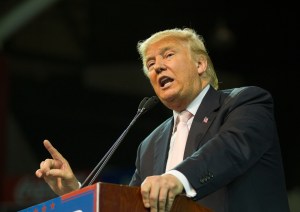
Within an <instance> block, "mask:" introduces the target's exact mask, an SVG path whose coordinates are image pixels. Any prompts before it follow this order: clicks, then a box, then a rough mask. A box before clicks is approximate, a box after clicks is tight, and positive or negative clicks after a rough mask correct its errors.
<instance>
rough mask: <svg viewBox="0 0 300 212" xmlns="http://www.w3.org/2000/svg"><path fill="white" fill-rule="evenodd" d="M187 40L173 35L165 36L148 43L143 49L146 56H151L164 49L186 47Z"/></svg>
mask: <svg viewBox="0 0 300 212" xmlns="http://www.w3.org/2000/svg"><path fill="white" fill-rule="evenodd" d="M186 47H187V42H185V41H183V40H181V39H179V38H175V37H165V38H162V39H160V40H157V41H154V42H152V43H150V44H149V45H148V47H147V49H146V51H145V56H146V57H151V56H153V55H155V54H160V53H162V52H164V51H166V50H169V49H171V50H179V49H186Z"/></svg>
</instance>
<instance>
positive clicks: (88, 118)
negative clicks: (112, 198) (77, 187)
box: [0, 0, 300, 212]
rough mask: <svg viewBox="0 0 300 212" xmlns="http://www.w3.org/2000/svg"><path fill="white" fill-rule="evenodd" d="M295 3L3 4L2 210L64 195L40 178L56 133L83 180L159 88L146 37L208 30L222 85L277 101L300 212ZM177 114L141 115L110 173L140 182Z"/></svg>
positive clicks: (293, 199) (33, 0)
mask: <svg viewBox="0 0 300 212" xmlns="http://www.w3.org/2000/svg"><path fill="white" fill-rule="evenodd" d="M293 8H296V7H293V6H292V5H291V4H290V3H288V2H281V3H280V4H279V3H278V4H276V3H274V2H273V3H272V4H267V3H263V2H261V1H260V2H255V1H247V2H241V3H240V5H239V4H237V3H234V4H233V3H230V2H227V1H221V0H220V1H155V0H153V1H143V0H140V1H137V2H132V1H129V2H126V1H123V2H116V1H96V0H23V1H22V0H1V1H0V170H1V175H0V183H1V190H0V192H1V194H0V195H1V196H0V197H1V198H0V211H1V212H8V211H16V210H19V209H22V208H25V207H28V206H31V205H33V204H37V203H40V202H43V201H45V200H48V199H50V198H54V197H56V196H55V195H54V194H53V193H52V191H50V190H49V188H48V186H47V185H46V183H45V182H44V181H42V180H39V179H36V178H35V175H34V173H35V170H36V169H37V168H38V167H39V163H40V161H42V160H44V159H45V158H47V157H50V155H49V154H48V152H47V151H46V150H45V149H44V147H43V144H42V141H43V140H44V139H49V140H50V141H51V142H52V144H53V145H54V146H55V147H56V148H57V149H58V150H59V151H60V152H61V153H62V154H63V155H64V156H65V158H66V159H67V160H68V161H69V163H70V164H71V166H72V167H73V170H74V172H75V173H76V174H77V176H78V178H79V179H80V180H82V181H83V180H84V179H85V177H86V176H87V174H88V173H89V172H90V171H91V170H92V169H93V168H94V167H95V166H96V164H97V163H98V162H99V161H100V159H101V158H102V157H103V156H104V154H105V153H106V152H107V151H108V149H109V148H110V147H111V145H112V144H113V143H114V142H115V141H116V140H117V139H118V138H119V136H120V135H121V134H122V132H123V131H124V130H125V129H126V127H127V126H128V125H129V123H130V122H131V120H132V119H133V117H134V116H135V114H136V111H137V108H138V105H139V103H140V101H141V100H142V99H143V97H145V96H152V95H154V92H153V91H152V88H151V86H150V84H149V82H148V80H147V79H146V77H145V76H144V75H143V72H142V64H141V61H140V59H139V55H138V53H137V51H136V44H137V42H138V41H139V40H143V39H146V38H147V37H149V36H150V35H151V34H153V33H155V32H157V31H159V30H164V29H167V28H174V27H179V28H182V27H191V28H194V29H195V30H196V31H197V32H198V33H199V34H201V35H202V36H203V37H204V39H205V41H206V46H207V48H208V51H209V54H210V56H211V58H212V61H213V62H214V64H215V68H216V71H217V74H218V76H219V80H220V89H226V88H231V87H238V86H245V85H257V86H261V87H263V88H265V89H267V90H268V91H270V92H271V94H272V95H273V97H274V102H275V116H276V120H277V124H278V131H279V136H280V143H281V147H282V155H283V163H284V167H285V172H286V183H287V190H288V194H289V201H290V206H291V211H292V212H296V211H300V209H299V208H300V207H299V205H300V197H299V191H300V185H299V184H300V183H299V182H300V180H299V179H300V170H299V162H300V156H299V155H300V154H299V150H298V146H299V144H298V141H299V139H298V133H297V132H298V130H299V121H298V119H299V118H300V116H299V110H297V109H298V108H296V107H297V103H296V102H298V101H299V100H297V99H298V98H299V94H298V92H299V83H298V78H297V76H299V74H298V73H297V72H298V71H299V70H298V67H299V57H298V56H299V54H298V53H297V52H298V43H299V36H298V34H299V19H297V17H296V16H297V14H296V9H293ZM170 115H172V114H171V111H169V110H167V109H166V108H164V107H163V105H161V104H160V103H159V104H158V105H157V106H156V107H155V108H153V109H152V110H151V111H148V112H147V113H145V114H144V115H143V116H141V117H140V118H139V119H138V120H137V122H136V123H135V125H134V126H133V127H132V128H131V129H130V131H129V133H128V134H127V136H126V137H125V139H124V140H123V143H121V145H120V147H119V148H118V149H117V150H116V152H115V153H114V155H113V156H112V158H111V159H110V161H109V162H108V164H107V165H106V167H105V168H104V169H103V172H102V173H101V174H100V177H99V178H98V179H97V180H98V181H102V182H112V183H118V184H128V183H129V180H130V177H131V175H132V173H133V171H134V162H135V156H136V149H137V147H138V145H139V143H140V142H141V141H142V140H143V139H144V138H145V137H146V135H147V134H148V133H149V132H151V131H152V130H153V129H154V128H155V127H156V126H157V125H158V124H160V123H161V122H162V121H163V120H164V119H165V118H167V117H169V116H170Z"/></svg>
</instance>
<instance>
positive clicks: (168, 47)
mask: <svg viewBox="0 0 300 212" xmlns="http://www.w3.org/2000/svg"><path fill="white" fill-rule="evenodd" d="M170 49H172V47H170V46H167V47H164V48H162V49H161V50H159V55H163V54H164V53H165V52H166V51H168V50H170ZM153 58H154V56H151V57H148V58H146V63H147V62H148V61H149V60H152V59H153Z"/></svg>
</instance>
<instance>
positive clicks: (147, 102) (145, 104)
mask: <svg viewBox="0 0 300 212" xmlns="http://www.w3.org/2000/svg"><path fill="white" fill-rule="evenodd" d="M157 103H158V98H157V97H156V96H152V97H150V98H149V97H144V99H143V100H142V101H141V102H140V104H139V107H138V110H137V113H136V115H135V116H134V118H133V119H132V121H131V122H130V124H129V125H128V127H127V128H126V129H125V130H124V132H123V133H122V134H121V135H120V137H119V138H118V139H117V140H116V141H115V143H114V144H113V145H112V147H111V148H110V149H109V150H108V151H107V153H106V154H105V155H104V156H103V158H102V159H101V160H100V161H99V163H98V164H97V165H96V167H95V168H94V169H93V170H92V171H91V173H90V174H89V175H88V176H87V178H86V179H85V180H84V182H83V183H82V184H81V187H80V188H83V187H84V186H85V185H92V184H93V183H94V181H95V180H96V178H97V177H98V175H99V174H100V172H101V171H102V170H103V168H104V166H105V165H106V164H107V162H108V160H109V159H110V158H111V156H112V155H113V153H114V152H115V151H116V149H117V147H118V146H119V145H120V144H121V142H122V141H123V139H124V137H125V135H126V134H127V133H128V131H129V130H130V128H131V127H132V126H133V124H134V123H135V122H136V120H137V119H138V118H139V117H140V116H141V115H142V114H144V113H145V112H147V111H148V110H150V109H151V108H153V107H154V106H155V105H156V104H157ZM93 175H94V176H93ZM92 176H93V178H92V179H91V180H90V178H91V177H92ZM89 180H90V182H89V183H88V181H89ZM87 183H88V184H87Z"/></svg>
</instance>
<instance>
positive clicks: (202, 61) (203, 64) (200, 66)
mask: <svg viewBox="0 0 300 212" xmlns="http://www.w3.org/2000/svg"><path fill="white" fill-rule="evenodd" d="M206 68H207V59H206V57H205V56H204V55H200V56H199V57H198V60H197V71H198V74H199V75H202V74H203V73H204V72H205V71H206Z"/></svg>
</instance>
